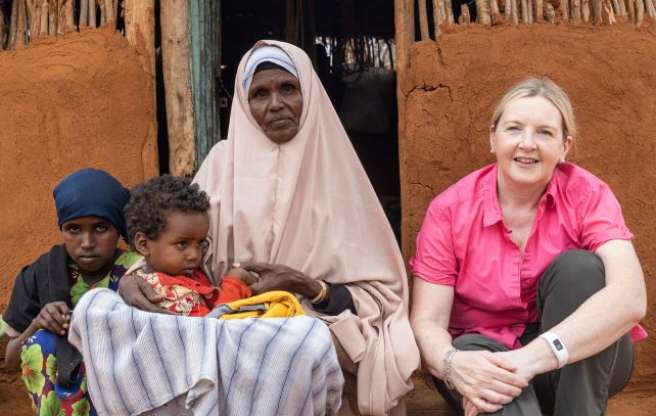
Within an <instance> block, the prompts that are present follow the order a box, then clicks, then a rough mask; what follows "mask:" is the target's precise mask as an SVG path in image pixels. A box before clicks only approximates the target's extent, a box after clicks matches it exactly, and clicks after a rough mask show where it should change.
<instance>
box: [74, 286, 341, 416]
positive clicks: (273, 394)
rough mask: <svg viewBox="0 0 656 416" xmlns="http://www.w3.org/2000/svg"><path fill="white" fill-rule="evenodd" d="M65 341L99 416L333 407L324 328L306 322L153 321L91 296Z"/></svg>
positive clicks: (106, 294)
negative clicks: (75, 352) (78, 358)
mask: <svg viewBox="0 0 656 416" xmlns="http://www.w3.org/2000/svg"><path fill="white" fill-rule="evenodd" d="M69 341H70V342H71V343H72V344H73V345H74V346H75V347H76V348H78V349H79V350H80V352H82V355H83V356H84V362H85V366H86V373H87V383H88V389H89V393H90V395H91V399H92V402H93V404H94V407H95V409H96V411H97V412H98V414H99V415H112V416H114V415H138V414H142V413H144V412H149V413H150V414H164V413H173V414H193V415H210V414H212V415H324V414H325V415H331V414H335V413H336V412H337V410H338V409H339V407H340V405H341V395H342V386H343V382H344V379H343V377H342V373H341V369H340V367H339V364H338V362H337V355H336V353H335V348H334V346H333V344H332V340H331V336H330V333H329V330H328V328H327V327H326V326H325V325H324V324H323V323H322V322H321V321H319V320H317V319H315V318H310V317H307V316H301V317H295V318H272V319H242V320H230V321H223V320H217V319H209V318H189V317H181V316H171V315H162V314H153V313H148V312H143V311H140V310H138V309H135V308H131V307H129V306H128V305H126V304H125V303H124V302H123V300H122V298H121V297H120V296H119V295H117V294H116V293H114V292H112V291H111V290H106V289H95V290H92V291H89V293H87V294H86V295H85V296H84V297H83V298H82V299H81V300H80V302H79V303H78V304H77V306H76V308H75V310H74V312H73V318H72V321H71V328H70V331H69ZM176 403H177V406H179V407H182V408H181V409H179V410H178V411H170V410H169V411H167V412H164V411H163V412H161V413H159V412H157V409H166V408H170V407H171V406H175V405H176ZM154 409H155V412H152V411H153V410H154Z"/></svg>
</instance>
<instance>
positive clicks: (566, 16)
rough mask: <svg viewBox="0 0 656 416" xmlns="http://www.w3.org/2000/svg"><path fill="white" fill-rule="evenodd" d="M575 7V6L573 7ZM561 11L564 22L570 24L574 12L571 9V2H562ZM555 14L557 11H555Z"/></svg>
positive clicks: (561, 0) (565, 0)
mask: <svg viewBox="0 0 656 416" xmlns="http://www.w3.org/2000/svg"><path fill="white" fill-rule="evenodd" d="M572 7H574V6H572ZM560 11H561V13H562V15H563V21H564V22H569V20H570V18H571V16H572V10H571V9H570V4H569V0H560ZM554 13H555V10H554Z"/></svg>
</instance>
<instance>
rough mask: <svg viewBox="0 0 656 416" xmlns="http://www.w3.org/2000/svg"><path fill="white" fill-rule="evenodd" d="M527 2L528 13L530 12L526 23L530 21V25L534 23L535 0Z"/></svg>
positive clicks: (527, 0)
mask: <svg viewBox="0 0 656 416" xmlns="http://www.w3.org/2000/svg"><path fill="white" fill-rule="evenodd" d="M526 4H527V6H528V7H527V8H526V13H527V14H528V21H527V22H526V23H528V24H529V25H532V24H533V6H534V2H533V0H526Z"/></svg>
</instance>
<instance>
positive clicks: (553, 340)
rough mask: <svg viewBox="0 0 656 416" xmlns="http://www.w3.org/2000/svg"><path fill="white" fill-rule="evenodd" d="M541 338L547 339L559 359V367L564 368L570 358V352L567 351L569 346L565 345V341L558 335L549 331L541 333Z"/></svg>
mask: <svg viewBox="0 0 656 416" xmlns="http://www.w3.org/2000/svg"><path fill="white" fill-rule="evenodd" d="M540 338H542V339H544V340H545V341H547V344H549V347H550V348H551V351H552V352H553V353H554V355H555V356H556V359H557V360H558V368H563V367H564V366H565V365H566V364H567V361H568V360H569V352H568V351H567V347H565V344H564V343H563V341H562V340H561V339H560V338H559V337H558V335H556V334H554V333H553V332H549V331H547V332H544V333H542V334H540Z"/></svg>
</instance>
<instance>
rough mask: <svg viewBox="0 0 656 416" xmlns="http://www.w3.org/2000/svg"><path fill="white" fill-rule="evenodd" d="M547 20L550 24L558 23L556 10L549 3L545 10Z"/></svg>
mask: <svg viewBox="0 0 656 416" xmlns="http://www.w3.org/2000/svg"><path fill="white" fill-rule="evenodd" d="M544 17H545V20H546V21H547V22H549V23H556V10H554V7H553V5H552V4H551V3H547V5H546V6H545V10H544Z"/></svg>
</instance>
